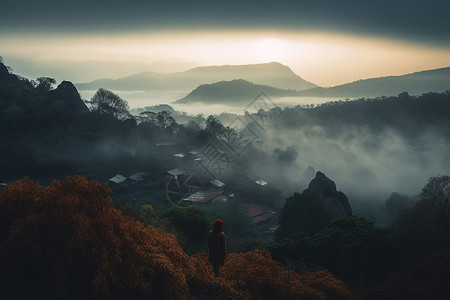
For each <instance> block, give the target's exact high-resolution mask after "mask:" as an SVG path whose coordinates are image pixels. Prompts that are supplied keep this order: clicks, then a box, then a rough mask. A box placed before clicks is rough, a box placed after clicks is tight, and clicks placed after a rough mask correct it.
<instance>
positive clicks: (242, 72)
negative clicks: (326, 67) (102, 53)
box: [76, 62, 317, 91]
mask: <svg viewBox="0 0 450 300" xmlns="http://www.w3.org/2000/svg"><path fill="white" fill-rule="evenodd" d="M234 79H244V80H247V81H251V82H254V83H257V84H264V85H269V86H273V87H277V88H281V89H295V90H299V91H301V90H307V89H311V88H315V87H317V85H315V84H313V83H311V82H308V81H306V80H304V79H302V78H301V77H299V76H298V75H296V74H295V73H294V72H293V71H292V70H291V69H290V68H289V67H287V66H285V65H282V64H280V63H277V62H271V63H265V64H250V65H224V66H206V67H198V68H194V69H190V70H187V71H184V72H176V73H168V74H161V73H155V72H143V73H139V74H134V75H131V76H127V77H124V78H119V79H98V80H94V81H91V82H88V83H78V84H76V87H77V88H78V89H79V90H97V89H99V88H106V89H112V90H122V91H191V90H193V89H195V88H196V87H197V86H199V85H201V84H211V83H214V82H218V81H230V80H234Z"/></svg>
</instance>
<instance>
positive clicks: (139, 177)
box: [128, 172, 148, 181]
mask: <svg viewBox="0 0 450 300" xmlns="http://www.w3.org/2000/svg"><path fill="white" fill-rule="evenodd" d="M145 176H148V174H147V173H145V172H137V173H134V174H133V175H131V176H130V177H128V178H130V179H133V180H134V181H142V180H144V177H145Z"/></svg>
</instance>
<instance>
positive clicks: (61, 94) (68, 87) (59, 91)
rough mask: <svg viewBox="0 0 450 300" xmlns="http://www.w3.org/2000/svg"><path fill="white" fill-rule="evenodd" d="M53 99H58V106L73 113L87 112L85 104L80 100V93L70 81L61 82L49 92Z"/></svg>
mask: <svg viewBox="0 0 450 300" xmlns="http://www.w3.org/2000/svg"><path fill="white" fill-rule="evenodd" d="M51 94H52V97H53V99H55V101H59V102H60V103H58V104H59V106H60V107H64V109H67V110H70V111H71V112H73V113H76V112H81V113H84V112H89V109H88V108H87V106H86V104H84V102H83V100H81V97H80V94H79V93H78V91H77V89H76V87H75V86H74V85H73V84H72V82H70V81H63V82H61V84H60V85H58V87H57V88H56V89H55V90H53V91H52V92H51Z"/></svg>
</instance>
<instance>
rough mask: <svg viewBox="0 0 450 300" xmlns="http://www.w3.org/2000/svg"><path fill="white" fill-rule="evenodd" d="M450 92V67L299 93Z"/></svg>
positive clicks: (337, 94)
mask: <svg viewBox="0 0 450 300" xmlns="http://www.w3.org/2000/svg"><path fill="white" fill-rule="evenodd" d="M446 90H450V67H447V68H440V69H434V70H427V71H421V72H415V73H410V74H406V75H400V76H386V77H378V78H370V79H364V80H358V81H354V82H351V83H346V84H342V85H338V86H334V87H329V88H323V87H317V88H313V89H309V90H306V91H301V92H299V96H302V97H375V96H395V95H397V94H399V93H401V92H407V93H409V94H410V95H420V94H423V93H427V92H438V93H439V92H445V91H446Z"/></svg>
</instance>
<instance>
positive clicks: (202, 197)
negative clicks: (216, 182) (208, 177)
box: [183, 191, 221, 203]
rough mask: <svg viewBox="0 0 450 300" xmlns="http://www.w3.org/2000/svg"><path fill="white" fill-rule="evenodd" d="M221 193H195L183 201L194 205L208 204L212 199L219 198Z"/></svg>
mask: <svg viewBox="0 0 450 300" xmlns="http://www.w3.org/2000/svg"><path fill="white" fill-rule="evenodd" d="M220 194H221V192H210V191H202V192H196V193H194V194H192V195H190V196H188V197H186V198H184V199H183V201H189V202H195V203H208V202H209V201H211V200H212V199H214V198H216V197H217V196H219V195H220Z"/></svg>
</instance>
